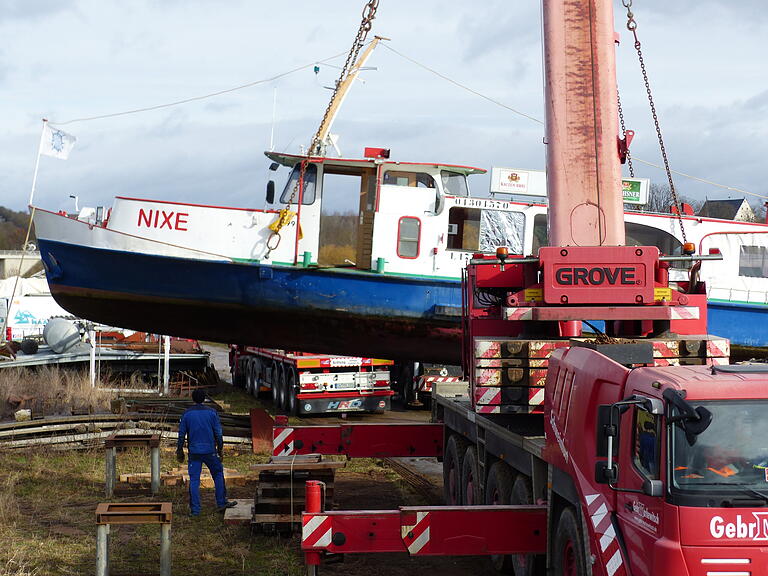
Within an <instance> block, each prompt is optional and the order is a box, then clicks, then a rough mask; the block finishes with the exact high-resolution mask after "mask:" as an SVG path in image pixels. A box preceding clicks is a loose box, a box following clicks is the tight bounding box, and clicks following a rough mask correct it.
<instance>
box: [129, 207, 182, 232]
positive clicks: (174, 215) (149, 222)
mask: <svg viewBox="0 0 768 576" xmlns="http://www.w3.org/2000/svg"><path fill="white" fill-rule="evenodd" d="M188 218H189V213H187V212H174V211H173V210H171V211H170V212H166V211H165V210H146V211H145V210H144V208H139V218H138V221H137V223H136V225H137V226H138V227H139V228H141V227H142V226H144V227H146V228H158V229H162V228H164V227H167V228H168V229H169V230H179V231H181V232H186V231H187V230H188V228H187V224H188V223H189V221H188ZM158 224H159V225H158Z"/></svg>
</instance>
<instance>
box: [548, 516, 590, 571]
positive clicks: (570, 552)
mask: <svg viewBox="0 0 768 576" xmlns="http://www.w3.org/2000/svg"><path fill="white" fill-rule="evenodd" d="M553 555H554V557H553V559H552V566H553V568H554V571H553V574H554V576H586V573H587V569H586V566H585V563H586V560H585V558H584V547H583V542H582V540H581V537H580V535H579V523H578V521H577V519H576V511H575V510H574V509H573V508H571V507H568V508H566V509H565V510H563V511H562V513H561V514H560V518H559V519H558V521H557V531H556V532H555V543H554V554H553Z"/></svg>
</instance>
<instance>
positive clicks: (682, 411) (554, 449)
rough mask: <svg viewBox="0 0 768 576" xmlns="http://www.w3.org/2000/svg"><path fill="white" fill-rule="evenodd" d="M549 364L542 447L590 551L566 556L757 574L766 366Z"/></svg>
mask: <svg viewBox="0 0 768 576" xmlns="http://www.w3.org/2000/svg"><path fill="white" fill-rule="evenodd" d="M550 367H554V368H555V369H554V370H550V375H549V376H548V381H547V391H546V397H545V428H546V436H547V448H546V450H547V453H548V455H549V457H550V458H551V460H550V462H552V463H553V465H554V466H555V467H556V468H560V469H561V470H562V471H563V472H565V473H566V474H565V475H564V477H565V476H567V477H569V478H570V479H571V481H572V483H573V484H572V486H570V487H569V488H570V489H571V490H574V491H575V492H576V493H577V494H578V501H579V508H580V514H581V516H582V522H581V530H586V532H587V534H586V536H587V538H586V541H587V542H589V548H590V549H589V550H579V546H580V542H577V541H574V542H573V543H572V544H573V546H574V547H575V548H576V550H577V553H576V554H575V555H574V560H575V559H578V560H579V561H581V560H582V559H583V562H584V564H586V562H587V559H588V558H590V556H592V557H595V556H601V557H602V560H603V561H602V562H597V563H596V566H598V565H599V566H606V567H608V568H606V569H607V572H606V573H609V574H613V573H618V572H612V571H611V569H618V567H619V566H622V565H624V568H625V570H626V572H625V573H627V574H632V575H633V576H636V575H648V576H650V575H652V574H691V575H694V574H701V575H718V576H724V575H726V574H729V575H739V576H746V575H751V574H766V573H768V559H766V558H765V554H764V553H763V550H764V546H765V544H764V543H765V542H766V541H768V511H766V509H767V508H768V441H767V440H766V438H768V420H766V419H765V418H764V414H765V409H766V402H768V400H766V396H767V394H768V365H767V364H747V365H734V366H670V367H635V368H632V367H627V366H623V365H621V364H620V363H619V362H616V361H614V360H612V359H610V358H607V357H606V356H604V355H602V354H600V353H598V352H596V351H594V350H590V349H587V348H580V347H574V348H570V349H567V350H558V351H556V352H554V353H553V355H552V357H551V358H550ZM595 423H596V424H597V425H595ZM575 430H583V431H584V434H583V435H581V434H574V431H575ZM561 490H562V488H561ZM555 521H556V520H555ZM553 529H554V530H556V529H557V528H556V527H553ZM584 541H585V540H584V539H582V540H581V542H584ZM552 545H553V546H554V545H555V542H553V543H552ZM551 552H552V554H554V555H557V554H558V553H560V554H562V553H563V550H560V551H558V550H555V549H553V550H551ZM596 566H593V571H594V570H595V569H597V573H601V568H596ZM611 567H612V568H611ZM576 573H577V574H578V573H581V572H578V571H577V572H576Z"/></svg>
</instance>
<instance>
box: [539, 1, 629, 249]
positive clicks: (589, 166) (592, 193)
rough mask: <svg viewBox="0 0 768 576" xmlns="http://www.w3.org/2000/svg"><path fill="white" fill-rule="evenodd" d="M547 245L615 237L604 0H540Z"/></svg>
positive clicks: (618, 220)
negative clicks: (541, 7) (545, 123)
mask: <svg viewBox="0 0 768 576" xmlns="http://www.w3.org/2000/svg"><path fill="white" fill-rule="evenodd" d="M542 1H543V8H544V10H543V12H544V68H545V89H544V95H545V104H546V108H547V130H546V135H547V197H548V198H549V209H548V213H549V216H548V219H549V222H548V224H549V244H550V245H551V246H602V245H608V246H617V245H623V244H624V242H625V238H624V211H623V202H622V194H621V165H620V163H619V156H618V147H617V138H618V134H619V126H618V109H617V103H616V53H615V40H616V35H615V32H614V28H613V6H612V4H611V0H542Z"/></svg>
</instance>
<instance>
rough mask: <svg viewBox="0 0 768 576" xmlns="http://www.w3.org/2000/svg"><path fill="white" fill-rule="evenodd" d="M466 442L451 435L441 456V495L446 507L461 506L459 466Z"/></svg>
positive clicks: (465, 448)
mask: <svg viewBox="0 0 768 576" xmlns="http://www.w3.org/2000/svg"><path fill="white" fill-rule="evenodd" d="M466 450H467V441H466V440H464V438H462V437H460V436H458V435H456V434H451V436H450V438H448V442H446V443H445V455H444V456H443V495H444V499H445V504H446V506H461V464H462V458H464V452H466Z"/></svg>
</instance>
